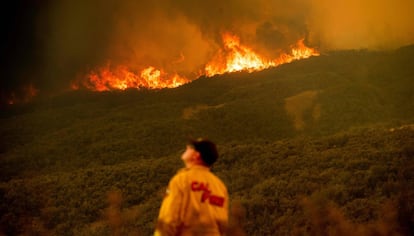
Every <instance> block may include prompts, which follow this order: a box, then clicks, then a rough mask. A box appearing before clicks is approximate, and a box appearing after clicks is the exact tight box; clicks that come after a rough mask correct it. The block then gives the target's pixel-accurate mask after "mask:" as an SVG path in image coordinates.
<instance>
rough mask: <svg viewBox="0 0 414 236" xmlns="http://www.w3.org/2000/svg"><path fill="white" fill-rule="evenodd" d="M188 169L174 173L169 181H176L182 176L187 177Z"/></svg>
mask: <svg viewBox="0 0 414 236" xmlns="http://www.w3.org/2000/svg"><path fill="white" fill-rule="evenodd" d="M188 171H189V169H188V168H181V169H179V170H178V171H177V173H175V175H174V176H173V177H172V179H171V180H178V179H180V178H183V177H184V176H186V175H188Z"/></svg>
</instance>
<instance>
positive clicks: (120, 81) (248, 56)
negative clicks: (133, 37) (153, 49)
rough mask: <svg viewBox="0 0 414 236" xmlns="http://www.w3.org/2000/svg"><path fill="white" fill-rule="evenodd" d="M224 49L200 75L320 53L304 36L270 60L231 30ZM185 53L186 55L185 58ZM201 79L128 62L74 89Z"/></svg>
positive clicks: (166, 85) (80, 82)
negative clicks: (136, 68) (134, 66)
mask: <svg viewBox="0 0 414 236" xmlns="http://www.w3.org/2000/svg"><path fill="white" fill-rule="evenodd" d="M222 39H223V42H222V43H223V48H221V49H220V50H218V52H216V54H215V55H214V57H213V58H212V59H211V60H210V61H209V62H208V63H207V64H206V65H205V68H204V70H202V71H201V72H199V73H198V74H197V76H208V77H211V76H213V75H217V74H224V73H231V72H238V71H248V72H253V71H260V70H263V69H266V68H269V67H275V66H278V65H280V64H285V63H290V62H292V61H293V60H300V59H304V58H308V57H311V56H317V55H319V53H318V52H317V50H315V49H313V48H309V47H307V46H305V44H304V43H303V41H304V39H301V40H299V41H298V42H297V43H296V44H294V45H292V46H291V47H290V52H287V53H282V54H280V55H279V56H278V57H277V58H274V59H267V58H265V57H264V56H261V55H259V54H258V53H256V52H255V51H254V50H253V49H252V48H251V47H248V46H246V45H243V44H242V43H241V42H240V38H239V37H237V36H236V35H234V34H231V33H224V34H223V35H222ZM184 58H185V56H183V59H182V60H185V59H184ZM194 79H197V78H187V77H185V76H182V75H179V74H178V73H177V72H170V73H168V72H166V71H165V70H163V69H157V68H155V67H153V66H148V67H146V68H144V69H142V70H141V71H133V70H131V69H129V68H128V67H127V66H124V65H117V66H111V64H110V63H108V64H107V65H106V66H104V67H101V68H97V69H94V70H92V71H91V72H89V73H88V74H86V75H85V76H81V77H79V78H78V79H77V80H75V81H73V82H72V86H71V87H72V89H75V90H76V89H80V88H86V89H90V90H93V91H108V90H125V89H128V88H149V89H158V88H174V87H178V86H180V85H183V84H185V83H187V82H190V81H192V80H194Z"/></svg>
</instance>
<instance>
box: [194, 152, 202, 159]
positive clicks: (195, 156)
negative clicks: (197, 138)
mask: <svg viewBox="0 0 414 236" xmlns="http://www.w3.org/2000/svg"><path fill="white" fill-rule="evenodd" d="M194 159H195V160H197V161H200V160H201V154H200V153H199V152H197V151H195V152H194Z"/></svg>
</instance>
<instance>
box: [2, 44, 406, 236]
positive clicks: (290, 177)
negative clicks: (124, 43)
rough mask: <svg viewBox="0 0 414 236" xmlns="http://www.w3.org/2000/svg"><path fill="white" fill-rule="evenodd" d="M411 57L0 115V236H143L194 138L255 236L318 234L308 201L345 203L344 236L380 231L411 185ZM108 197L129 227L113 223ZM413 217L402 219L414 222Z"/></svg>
mask: <svg viewBox="0 0 414 236" xmlns="http://www.w3.org/2000/svg"><path fill="white" fill-rule="evenodd" d="M413 57H414V47H413V46H409V47H405V48H401V49H399V50H396V51H387V52H370V51H342V52H332V53H329V54H325V55H321V56H319V57H313V58H310V59H307V60H302V61H297V62H294V63H291V64H286V65H282V66H279V67H277V68H273V69H269V70H265V71H261V72H256V73H233V74H226V75H221V76H215V77H213V78H200V79H198V80H195V81H193V82H192V83H189V84H186V85H184V86H181V87H179V88H175V89H163V90H157V91H147V90H139V91H137V90H128V91H123V92H106V93H92V92H87V91H77V92H71V93H66V94H62V95H59V96H55V97H51V98H47V99H46V98H44V99H39V100H37V101H35V102H33V103H31V104H24V105H18V106H13V107H8V108H6V109H3V110H2V111H1V117H0V119H1V123H0V135H1V137H2V141H1V143H0V173H1V175H0V177H1V185H0V199H1V206H0V213H1V215H0V223H1V224H0V233H1V232H5V233H6V234H15V233H18V232H22V231H27V232H29V231H30V232H32V231H33V232H40V231H42V232H48V233H52V234H58V235H62V233H65V234H67V235H71V234H75V235H82V234H83V235H102V234H105V233H106V234H109V232H110V231H111V230H114V227H115V228H116V227H121V228H122V230H124V232H135V231H134V230H139V231H141V232H142V233H144V235H146V234H148V233H149V232H151V230H152V228H153V226H154V224H153V223H154V220H155V218H156V214H157V211H158V207H159V204H160V202H161V198H160V195H161V193H162V191H163V188H164V186H165V185H166V183H167V182H168V179H169V177H170V176H171V175H172V174H173V173H174V172H175V170H176V169H177V168H179V167H180V161H179V155H180V153H181V151H182V150H183V148H184V145H185V141H186V139H187V138H188V137H198V136H205V137H209V138H211V139H212V140H214V141H216V142H217V143H218V146H219V149H220V153H222V157H221V159H220V161H219V163H218V164H217V166H216V167H215V171H216V172H217V173H218V174H219V175H220V176H221V177H222V178H223V179H224V180H225V182H226V183H228V187H229V191H230V193H231V195H232V197H233V199H234V202H240V203H241V204H242V208H243V209H244V217H245V218H244V220H243V222H244V226H243V227H242V226H240V227H241V228H243V230H244V231H245V232H247V233H248V235H274V234H277V232H279V233H280V234H283V235H285V234H286V233H288V232H292V230H293V229H296V230H298V232H304V231H306V229H304V228H301V227H300V226H303V225H308V226H309V227H308V229H307V230H312V229H313V230H319V228H318V227H319V225H318V224H316V223H315V222H309V221H307V220H306V219H307V218H306V217H305V216H306V214H316V215H317V213H318V212H319V211H317V212H316V213H315V212H313V211H311V213H309V211H306V209H305V210H302V208H301V206H302V205H303V204H301V202H302V201H301V199H302V197H303V196H307V197H313V198H314V199H316V200H317V199H327V200H331V201H333V202H334V203H336V204H338V206H339V208H340V209H341V211H342V212H344V214H345V216H346V217H348V218H350V219H351V223H349V222H347V221H345V220H343V221H342V222H345V223H344V224H347V225H348V226H349V225H351V226H354V225H352V224H354V223H355V222H356V223H358V222H367V221H372V220H378V219H379V218H380V217H379V216H380V210H381V209H382V207H381V205H382V204H383V203H384V202H387V201H391V200H392V199H397V197H398V199H400V200H401V199H403V200H401V201H400V203H401V204H404V202H406V201H404V199H407V198H408V199H411V200H412V199H413V198H410V197H407V196H405V195H404V196H403V197H402V196H400V195H399V193H401V192H403V191H402V190H403V189H406V187H405V186H406V185H407V182H408V184H410V183H411V184H412V180H413V179H412V175H411V174H410V170H413V168H412V167H413V153H414V151H413V150H414V146H413V145H414V131H413V130H412V127H411V126H409V124H411V123H413V122H414V95H413V94H414V93H413V92H414V83H413V81H412V80H413V78H414V69H413V67H414V61H413V60H412V58H413ZM404 125H405V126H404ZM407 125H408V126H407ZM392 128H393V131H392V132H391V131H390V129H392ZM410 168H411V169H410ZM407 180H409V181H407ZM410 181H411V182H410ZM113 188H116V189H117V191H115V193H114V192H112V195H110V196H112V197H110V198H109V199H110V201H109V203H110V204H115V205H116V206H118V207H120V208H119V211H117V212H118V213H119V214H118V215H117V217H118V218H117V219H121V222H123V224H122V225H120V226H119V225H118V226H116V224H111V221H110V219H109V218H110V217H109V218H108V217H106V216H108V214H109V215H110V214H111V213H108V212H106V210H105V209H107V204H108V202H107V201H106V196H107V195H106V194H107V193H108V192H110V191H111V189H113ZM118 191H119V192H121V193H122V199H123V203H122V207H121V206H119V205H117V203H116V202H117V200H116V199H120V198H121V196H120V194H119V195H117V193H118ZM114 194H115V196H118V197H114V196H113V195H114ZM410 194H411V193H410ZM408 195H409V194H408ZM409 196H411V195H409ZM114 198H115V200H114ZM111 199H112V200H111ZM114 201H115V203H113V202H114ZM305 205H306V204H305ZM115 208H116V207H115ZM111 209H112V208H111ZM116 209H118V208H116ZM309 209H313V208H312V207H310V208H309ZM328 210H329V209H328ZM406 210H407V212H408V213H407V212H402V213H401V212H397V213H398V214H408V215H409V217H413V215H412V214H411V213H412V211H410V210H412V209H411V208H409V207H406ZM319 213H320V212H319ZM397 213H396V214H397ZM410 214H411V215H410ZM398 219H399V218H398ZM410 219H411V220H412V218H410ZM395 222H396V223H395V225H397V226H398V227H399V228H398V227H397V226H394V225H391V226H387V227H388V228H390V229H392V230H399V231H401V232H403V231H404V230H405V231H407V227H408V226H406V224H408V225H409V223H410V222H411V223H412V221H409V220H408V223H407V222H405V223H404V222H402V223H401V222H397V220H395ZM397 223H399V224H397ZM33 225H38V228H36V227H34V226H33ZM23 226H25V227H23ZM311 226H312V227H313V228H312V227H311ZM111 227H112V228H111ZM238 227H239V226H238ZM393 227H394V228H393ZM320 230H322V229H320ZM408 230H409V227H408ZM405 231H404V232H405Z"/></svg>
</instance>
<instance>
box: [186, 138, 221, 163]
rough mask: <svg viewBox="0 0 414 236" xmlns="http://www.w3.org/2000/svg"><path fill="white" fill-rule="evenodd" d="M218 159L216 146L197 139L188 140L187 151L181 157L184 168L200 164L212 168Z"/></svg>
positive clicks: (207, 141)
mask: <svg viewBox="0 0 414 236" xmlns="http://www.w3.org/2000/svg"><path fill="white" fill-rule="evenodd" d="M217 158H218V152H217V148H216V145H215V144H214V143H213V142H211V141H210V140H207V139H203V138H199V139H195V140H190V141H189V142H188V143H187V149H186V151H185V152H184V153H183V155H182V156H181V159H182V160H183V161H184V163H185V164H186V166H189V165H194V164H199V165H200V164H201V165H205V166H208V167H210V166H212V165H213V164H214V163H215V162H216V161H217Z"/></svg>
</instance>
